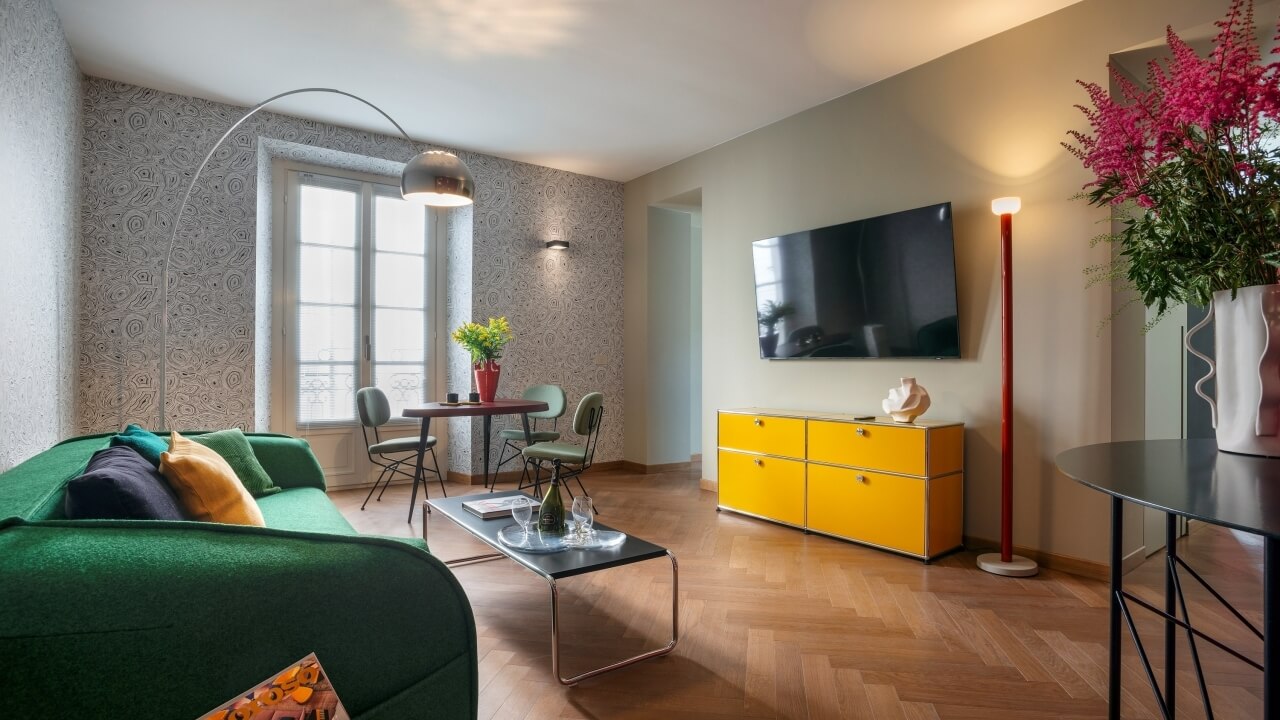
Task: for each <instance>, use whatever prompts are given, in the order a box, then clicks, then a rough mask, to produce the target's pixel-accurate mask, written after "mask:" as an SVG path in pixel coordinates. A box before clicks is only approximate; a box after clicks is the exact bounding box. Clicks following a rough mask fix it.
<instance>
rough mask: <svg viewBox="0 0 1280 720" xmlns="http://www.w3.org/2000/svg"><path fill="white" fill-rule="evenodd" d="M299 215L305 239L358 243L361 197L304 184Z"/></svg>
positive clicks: (326, 242)
mask: <svg viewBox="0 0 1280 720" xmlns="http://www.w3.org/2000/svg"><path fill="white" fill-rule="evenodd" d="M299 194H300V195H301V198H300V199H299V205H298V215H299V218H300V222H299V226H298V227H299V231H300V232H301V237H302V242H304V243H312V244H316V245H336V246H339V247H355V246H356V233H357V232H358V230H357V228H356V204H357V202H358V201H359V199H360V196H359V195H357V194H356V193H353V192H349V191H347V190H334V189H331V188H325V187H316V186H314V185H303V186H301V189H300V192H299Z"/></svg>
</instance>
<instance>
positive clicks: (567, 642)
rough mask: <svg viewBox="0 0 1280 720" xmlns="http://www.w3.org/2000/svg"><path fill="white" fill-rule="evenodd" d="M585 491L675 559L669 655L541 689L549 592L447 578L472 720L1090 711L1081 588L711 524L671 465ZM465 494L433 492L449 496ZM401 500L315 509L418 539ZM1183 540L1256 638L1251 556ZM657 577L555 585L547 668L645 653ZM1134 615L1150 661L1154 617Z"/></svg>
mask: <svg viewBox="0 0 1280 720" xmlns="http://www.w3.org/2000/svg"><path fill="white" fill-rule="evenodd" d="M1064 482H1065V481H1064ZM588 486H589V487H590V489H591V491H592V494H593V496H594V497H595V498H596V500H597V504H598V506H599V509H600V510H601V512H602V515H601V516H600V519H601V521H602V522H605V523H608V524H610V525H613V526H615V527H617V528H619V529H622V530H624V531H626V532H629V533H633V534H635V535H638V536H640V537H643V538H645V539H647V540H651V541H653V542H656V543H659V544H661V545H665V546H666V547H669V548H671V549H672V550H673V551H674V552H675V553H676V555H677V556H678V558H679V562H680V612H681V622H680V630H681V637H680V644H679V646H678V647H677V648H676V650H675V651H674V652H673V653H672V654H671V655H669V656H667V657H664V658H659V659H655V660H649V661H646V662H643V663H640V664H638V665H636V666H633V667H630V668H626V669H623V670H620V671H617V672H615V673H611V674H606V675H604V676H601V677H599V678H594V679H592V680H588V681H586V682H583V683H581V684H580V685H578V686H577V687H574V688H565V687H561V686H560V685H558V684H557V683H556V682H555V681H554V680H553V678H552V677H551V670H550V645H549V636H550V617H549V597H548V591H547V586H546V583H545V582H544V581H543V580H542V579H540V578H538V577H536V576H534V575H533V574H532V573H529V572H528V571H526V570H524V569H522V568H519V567H518V566H516V565H514V564H512V563H510V562H508V561H498V562H490V563H482V564H479V565H473V566H469V567H460V568H457V569H456V570H455V572H456V574H457V576H458V578H459V580H460V581H461V583H462V585H463V587H464V588H466V591H467V594H468V595H469V597H470V599H471V603H472V606H473V607H474V609H475V616H476V624H477V631H478V642H479V651H480V717H481V718H482V719H488V718H601V719H609V720H612V719H614V718H663V719H677V718H814V719H818V718H867V719H869V720H872V719H873V720H923V719H932V718H940V719H943V720H1000V719H1003V718H1018V719H1019V720H1037V719H1041V718H1043V719H1048V718H1055V719H1069V718H1102V717H1105V716H1106V707H1105V701H1104V697H1105V693H1106V661H1107V656H1106V641H1107V609H1106V588H1105V586H1104V585H1103V584H1101V583H1099V582H1096V581H1092V580H1087V579H1082V578H1079V577H1076V576H1073V575H1068V574H1064V573H1058V572H1052V571H1045V572H1042V573H1041V574H1040V575H1039V576H1038V577H1035V578H1029V579H1010V578H998V577H994V576H992V575H988V574H986V573H983V572H980V571H978V570H976V569H974V555H973V553H970V552H965V553H960V554H957V555H952V556H950V557H948V558H946V559H944V560H942V561H940V562H938V563H935V564H934V565H931V566H925V565H923V564H921V563H919V562H917V561H914V560H910V559H906V558H902V557H897V556H894V555H890V554H887V553H883V552H879V551H876V550H871V549H867V548H863V547H859V546H856V545H852V544H848V543H843V542H839V541H836V540H832V539H828V538H823V537H819V536H814V535H809V536H806V535H804V534H802V533H801V532H799V531H795V530H791V529H787V528H782V527H778V526H775V525H771V524H769V523H766V522H762V521H758V520H753V519H750V518H745V517H741V516H737V515H733V514H731V513H727V512H726V513H717V512H716V510H715V495H714V494H713V493H708V492H705V491H700V490H699V489H698V483H697V478H696V476H693V475H690V474H688V473H666V474H661V475H634V474H628V473H623V472H606V473H599V474H595V475H593V476H592V475H589V476H588ZM438 491H439V486H438V485H437V486H435V488H434V492H438ZM476 491H477V488H474V487H466V486H460V485H451V486H450V487H449V493H450V495H454V494H459V493H463V492H476ZM434 492H433V494H434ZM408 494H409V492H408V488H407V487H393V488H392V489H391V490H389V491H388V492H387V493H386V496H385V497H384V498H383V500H382V501H381V502H371V503H370V507H369V509H368V510H367V511H363V512H362V511H361V510H360V509H359V506H360V502H361V500H363V499H364V491H355V490H352V491H342V492H335V493H334V494H333V495H334V499H335V501H337V503H338V505H339V507H340V508H341V509H342V510H343V512H344V514H345V515H346V516H347V517H348V518H349V519H350V520H351V522H352V523H353V524H354V525H355V526H356V527H357V528H359V529H360V530H361V531H362V532H369V533H378V534H386V535H417V536H420V535H421V532H422V527H421V521H420V518H419V514H418V513H416V512H415V514H414V522H413V524H412V525H409V524H407V523H406V522H405V515H406V513H407V510H408V501H409V498H408ZM430 543H431V548H432V551H433V552H434V553H435V554H436V555H437V556H439V557H441V558H445V559H448V558H451V557H460V556H465V555H473V554H476V552H477V551H478V550H480V549H482V546H479V544H478V543H477V542H476V541H474V540H472V539H470V538H469V537H468V536H467V535H466V534H465V533H464V532H463V531H462V530H460V529H458V528H457V527H454V526H451V524H450V523H449V521H447V520H444V519H443V518H438V519H437V520H436V521H434V522H433V523H432V525H431V528H430ZM1183 543H1184V546H1185V547H1182V552H1184V553H1185V554H1186V555H1187V557H1188V559H1189V561H1190V562H1191V564H1192V566H1193V567H1196V568H1197V569H1200V570H1202V571H1203V573H1204V574H1205V575H1206V576H1207V577H1208V578H1209V579H1210V580H1211V581H1212V582H1214V583H1215V584H1216V585H1217V586H1218V588H1219V589H1220V590H1222V591H1223V592H1224V593H1225V594H1226V595H1227V597H1229V598H1230V599H1232V601H1233V602H1235V603H1236V604H1237V606H1238V607H1240V608H1241V609H1242V610H1244V612H1245V614H1246V616H1248V617H1249V618H1250V619H1251V620H1253V621H1254V622H1256V623H1258V625H1259V627H1260V626H1261V617H1260V615H1261V613H1260V605H1261V596H1260V587H1261V586H1260V581H1259V578H1260V573H1261V547H1260V546H1259V545H1257V544H1256V543H1251V542H1250V538H1249V537H1248V536H1239V537H1237V536H1236V535H1234V534H1232V533H1228V532H1225V531H1220V530H1218V529H1215V528H1209V527H1205V526H1199V525H1197V526H1196V529H1195V530H1194V531H1193V532H1192V534H1191V535H1190V536H1189V537H1188V538H1186V539H1185V540H1184V541H1183ZM1157 557H1159V556H1157ZM669 567H670V566H669V564H668V563H667V562H666V561H665V560H655V561H650V562H647V563H640V564H636V565H631V566H627V567H623V568H618V569H614V570H607V571H604V572H598V573H592V574H589V575H586V576H581V577H577V578H571V579H569V580H566V581H564V582H563V583H562V584H561V586H560V587H561V598H562V600H563V601H564V602H563V604H562V623H563V628H564V649H565V655H564V666H563V669H564V671H565V673H566V674H576V673H577V672H581V671H582V670H585V669H587V668H590V667H595V666H598V665H603V664H606V663H608V662H610V661H612V660H615V659H618V658H621V657H624V656H627V655H631V654H635V653H638V652H640V651H642V650H644V649H647V648H651V647H656V646H658V645H660V644H661V643H662V641H663V638H664V635H663V633H665V632H666V631H667V623H668V618H669V615H670V597H671V595H670V593H671V582H670V569H669ZM1127 580H1128V582H1129V584H1130V589H1135V592H1137V594H1139V595H1140V596H1142V597H1144V598H1147V599H1149V600H1151V601H1153V602H1155V603H1157V604H1159V603H1160V602H1161V600H1160V598H1162V597H1163V594H1162V593H1163V572H1162V570H1161V563H1159V562H1156V561H1154V560H1153V561H1148V562H1147V563H1146V564H1144V565H1143V566H1142V567H1140V568H1138V569H1137V570H1135V571H1134V572H1133V573H1131V574H1130V575H1129V576H1128V578H1127ZM1185 582H1189V581H1184V583H1185ZM1189 594H1190V611H1191V615H1192V618H1193V620H1194V621H1195V622H1196V623H1197V624H1198V625H1199V626H1200V627H1202V628H1203V629H1204V630H1206V631H1208V632H1210V633H1211V634H1214V635H1217V636H1220V637H1221V638H1223V639H1224V640H1227V641H1228V644H1230V645H1232V646H1233V647H1237V648H1241V649H1248V653H1247V654H1248V655H1249V656H1251V657H1253V658H1254V659H1255V660H1259V661H1260V659H1261V657H1260V656H1261V643H1260V642H1258V641H1257V640H1256V638H1254V637H1253V636H1252V635H1250V634H1249V633H1248V632H1247V631H1245V630H1242V629H1241V628H1240V627H1239V626H1238V625H1237V624H1236V623H1235V622H1234V620H1233V619H1232V618H1230V617H1229V616H1228V615H1227V613H1226V612H1225V611H1222V610H1221V609H1220V608H1219V607H1218V606H1216V605H1215V604H1214V601H1213V599H1212V598H1211V597H1210V596H1209V595H1208V594H1207V593H1205V592H1203V591H1201V590H1199V589H1198V588H1197V589H1192V590H1189ZM1137 612H1138V613H1141V612H1142V611H1137ZM1139 623H1140V627H1141V628H1142V633H1143V636H1144V638H1146V639H1147V643H1148V651H1149V653H1151V654H1152V655H1153V660H1154V661H1155V663H1156V665H1157V667H1160V666H1161V658H1162V653H1161V651H1160V650H1159V647H1160V646H1159V642H1160V640H1161V637H1162V636H1161V627H1162V625H1160V624H1158V623H1157V621H1155V620H1153V619H1149V618H1145V617H1140V618H1139ZM1154 656H1161V657H1154ZM1201 657H1202V660H1203V662H1204V664H1205V667H1206V675H1207V679H1208V682H1209V683H1210V696H1211V699H1212V701H1213V704H1214V711H1215V716H1216V717H1217V718H1258V717H1261V716H1262V703H1261V699H1260V698H1261V674H1260V673H1258V672H1256V671H1254V670H1253V669H1252V668H1249V667H1248V666H1247V665H1244V664H1243V663H1239V662H1238V661H1236V660H1234V659H1232V658H1231V657H1230V656H1228V655H1226V654H1225V653H1223V652H1221V651H1218V650H1216V649H1213V648H1209V647H1206V646H1205V645H1204V644H1203V643H1202V644H1201ZM1188 658H1189V656H1188V654H1187V650H1186V647H1185V642H1184V643H1183V648H1182V654H1181V657H1180V661H1179V669H1180V673H1179V687H1178V696H1179V702H1178V711H1179V712H1178V717H1179V718H1200V717H1204V714H1203V712H1202V711H1201V710H1200V708H1199V699H1198V691H1197V689H1196V682H1195V676H1194V674H1193V673H1192V672H1191V664H1190V661H1189V659H1188ZM1125 665H1126V670H1125V673H1126V675H1125V683H1126V687H1125V695H1124V717H1125V718H1155V717H1158V716H1159V713H1158V712H1157V710H1156V705H1155V702H1154V700H1153V698H1152V694H1151V691H1150V690H1149V689H1148V687H1147V685H1146V683H1145V681H1144V677H1143V675H1142V670H1141V665H1140V664H1139V663H1138V660H1137V654H1136V652H1135V651H1134V650H1133V646H1132V645H1131V644H1130V643H1128V642H1126V643H1125ZM1158 672H1159V671H1158ZM1161 677H1163V675H1161Z"/></svg>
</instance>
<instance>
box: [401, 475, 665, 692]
mask: <svg viewBox="0 0 1280 720" xmlns="http://www.w3.org/2000/svg"><path fill="white" fill-rule="evenodd" d="M464 498H465V496H464ZM462 501H463V498H449V499H448V500H446V501H428V502H431V503H433V504H436V508H437V509H440V510H445V508H443V507H441V504H443V502H448V503H449V505H453V504H455V503H461V502H462ZM445 515H446V517H449V519H451V520H454V521H455V523H456V524H458V525H460V526H461V527H462V528H463V529H464V530H467V531H468V534H470V535H471V536H472V537H474V538H475V539H477V540H479V541H481V542H483V543H485V544H486V545H488V546H490V547H492V548H493V549H495V550H497V551H498V552H493V553H484V554H481V555H470V556H467V557H461V558H455V559H452V560H445V561H444V564H445V565H447V566H448V567H451V568H453V567H461V566H464V565H472V564H476V563H482V562H490V561H493V560H501V559H503V558H506V559H508V560H512V561H514V562H515V563H516V564H518V565H522V566H524V567H525V568H526V569H528V570H530V571H531V572H533V573H535V574H536V575H538V576H539V577H541V578H542V579H543V580H546V581H547V586H548V587H549V588H550V590H551V673H552V674H553V675H555V678H556V681H557V682H559V683H560V684H561V685H565V686H569V687H572V686H574V685H577V684H578V683H580V682H582V681H583V680H586V679H588V678H593V677H596V676H597V675H603V674H605V673H607V672H612V671H614V670H618V669H621V668H624V667H628V666H630V665H635V664H636V663H638V662H641V661H643V660H648V659H650V658H655V657H661V656H663V655H666V654H668V653H670V652H671V651H672V650H674V649H675V647H676V643H677V642H679V640H680V565H679V563H678V562H677V561H676V556H675V553H673V552H671V551H670V550H662V551H661V552H662V554H660V555H652V554H651V555H650V556H647V557H644V558H637V559H636V560H633V561H631V562H642V561H643V560H651V559H656V558H657V557H662V556H663V555H665V557H666V558H667V559H668V560H669V561H670V562H671V640H670V641H669V642H668V643H667V644H666V645H664V646H663V647H660V648H655V649H653V650H647V651H645V652H643V653H640V654H639V655H635V656H632V657H629V658H626V659H623V660H618V661H616V662H613V663H610V664H608V665H605V666H603V667H599V668H596V669H594V670H588V671H587V672H584V673H580V674H578V675H574V676H573V677H568V678H566V677H565V676H564V675H563V674H562V673H561V670H560V589H559V586H558V585H557V584H556V577H555V576H554V575H551V574H549V573H547V572H544V571H543V570H542V569H540V568H538V567H537V566H535V565H534V564H532V563H530V562H527V561H524V560H523V558H522V557H521V556H516V555H513V554H510V552H511V551H509V550H508V549H507V548H506V547H505V546H503V545H501V544H500V543H498V542H497V541H496V540H493V539H492V538H490V537H488V536H487V535H486V534H484V533H481V532H477V531H476V530H475V529H473V528H472V526H471V524H468V523H463V522H458V518H457V517H455V516H454V515H453V514H451V513H450V512H448V511H447V510H445ZM430 516H431V511H430V508H429V507H428V503H427V502H424V503H423V504H422V539H423V540H427V538H428V523H429V522H430V520H429V518H430ZM646 544H648V543H646ZM655 547H656V546H655ZM557 554H558V553H557ZM544 557H545V556H544ZM631 562H628V563H623V564H631ZM617 566H618V565H612V564H601V566H600V567H595V568H591V569H586V570H584V571H583V573H585V572H598V571H599V570H605V569H608V568H609V567H617ZM578 574H582V573H578Z"/></svg>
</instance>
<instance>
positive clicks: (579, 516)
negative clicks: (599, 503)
mask: <svg viewBox="0 0 1280 720" xmlns="http://www.w3.org/2000/svg"><path fill="white" fill-rule="evenodd" d="M594 519H595V508H594V507H593V506H592V504H591V498H589V497H587V496H586V495H579V496H578V497H576V498H574V499H573V520H574V523H575V524H576V525H577V531H578V539H579V541H581V542H584V543H585V542H586V541H587V538H588V536H589V535H590V534H591V523H592V521H593V520H594Z"/></svg>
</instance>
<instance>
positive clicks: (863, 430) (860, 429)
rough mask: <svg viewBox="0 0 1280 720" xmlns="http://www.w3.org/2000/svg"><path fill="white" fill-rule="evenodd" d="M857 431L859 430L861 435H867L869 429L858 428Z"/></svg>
mask: <svg viewBox="0 0 1280 720" xmlns="http://www.w3.org/2000/svg"><path fill="white" fill-rule="evenodd" d="M856 432H857V433H858V434H859V435H866V434H867V429H866V428H858V429H857V430H856Z"/></svg>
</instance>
